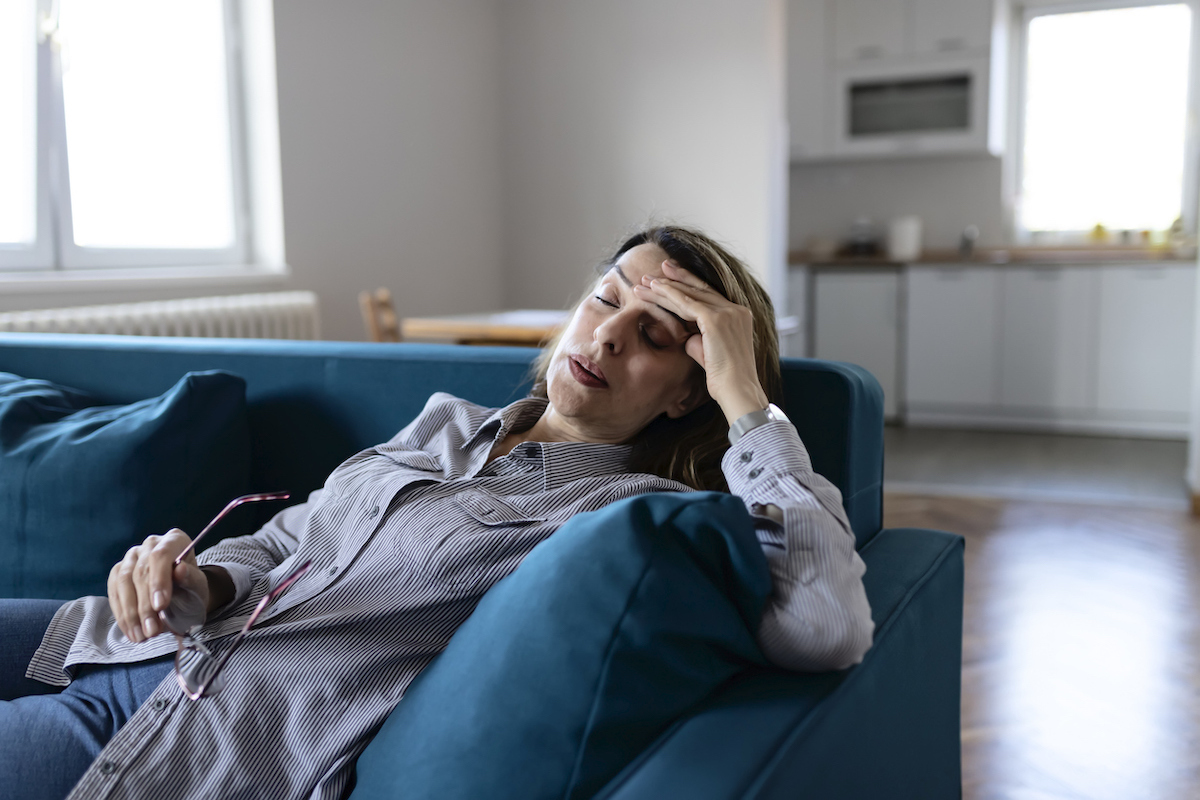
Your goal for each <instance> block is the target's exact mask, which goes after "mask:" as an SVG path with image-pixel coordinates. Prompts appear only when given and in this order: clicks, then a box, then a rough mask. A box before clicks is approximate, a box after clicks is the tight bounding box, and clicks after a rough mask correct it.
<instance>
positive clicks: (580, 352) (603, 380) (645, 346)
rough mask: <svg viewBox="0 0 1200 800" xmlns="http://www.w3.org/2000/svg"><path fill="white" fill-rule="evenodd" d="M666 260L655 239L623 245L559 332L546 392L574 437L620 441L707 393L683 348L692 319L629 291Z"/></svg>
mask: <svg viewBox="0 0 1200 800" xmlns="http://www.w3.org/2000/svg"><path fill="white" fill-rule="evenodd" d="M667 258H668V256H667V254H666V252H665V251H663V250H662V249H661V248H660V247H658V245H654V244H641V245H638V246H637V247H634V248H632V249H630V250H628V251H626V252H625V254H624V255H622V256H621V258H620V259H618V261H617V263H616V264H615V265H614V266H613V268H612V269H610V270H609V271H608V272H607V273H605V274H604V276H603V277H601V279H600V281H599V282H598V283H597V285H596V286H595V288H594V289H593V291H592V293H591V296H589V297H588V298H586V299H585V300H584V301H583V302H582V303H581V304H580V305H579V307H578V308H577V309H576V310H575V314H574V315H573V316H572V317H571V321H570V322H569V323H568V326H567V329H566V330H565V331H564V332H563V335H562V338H561V339H560V340H559V343H558V347H557V348H556V349H555V351H554V356H553V357H552V359H551V361H550V368H549V371H548V372H547V375H546V378H547V392H548V394H549V397H550V411H551V412H552V413H553V414H554V415H555V416H556V419H555V422H556V423H558V424H559V425H563V426H566V427H567V428H569V429H570V430H571V432H573V433H574V434H575V435H576V436H577V438H580V439H583V440H586V441H597V442H625V441H628V440H629V439H631V438H632V437H633V436H635V435H636V434H637V433H638V432H640V431H641V430H642V429H643V428H645V427H646V425H648V424H649V423H650V422H651V421H652V420H653V419H655V418H656V417H658V416H659V415H660V414H664V413H665V414H667V415H668V416H670V417H680V416H683V415H684V414H686V413H688V412H689V411H691V410H692V409H693V408H695V407H696V406H697V405H699V404H700V403H701V402H703V401H704V399H705V398H706V397H707V395H706V394H705V388H704V386H705V385H704V376H703V372H702V371H701V369H700V367H699V365H698V364H697V363H696V362H695V360H693V359H692V358H691V357H690V356H689V355H688V354H687V353H685V352H684V343H685V342H687V340H688V337H689V336H691V335H692V334H694V333H696V327H695V325H694V324H693V323H684V322H683V320H681V319H680V318H679V317H677V316H675V315H674V314H673V313H671V312H669V311H667V310H665V309H663V308H661V307H660V306H657V305H655V304H653V303H649V302H646V301H643V300H640V299H638V298H637V296H635V295H634V292H633V287H634V286H637V285H639V284H640V283H641V281H642V276H643V275H650V276H651V277H661V276H662V263H663V262H664V261H666V260H667Z"/></svg>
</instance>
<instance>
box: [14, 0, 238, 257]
mask: <svg viewBox="0 0 1200 800" xmlns="http://www.w3.org/2000/svg"><path fill="white" fill-rule="evenodd" d="M29 2H31V3H35V4H36V7H37V11H36V14H35V21H36V25H37V30H36V31H34V32H33V33H34V35H36V36H37V39H38V41H37V93H36V94H37V115H36V125H37V135H36V142H37V160H38V164H37V200H36V203H37V237H38V238H37V241H36V242H35V243H34V244H33V245H32V246H31V247H20V246H11V247H10V246H6V247H0V275H3V274H5V273H10V274H11V273H14V272H21V273H25V274H29V275H35V276H38V277H41V278H49V277H51V276H57V275H64V274H73V275H80V274H86V273H92V274H93V275H97V274H98V272H97V271H104V270H113V269H120V270H124V269H125V268H130V269H131V270H136V271H137V272H143V273H144V274H145V276H146V277H150V274H149V273H153V272H155V268H159V267H161V268H179V267H223V268H226V269H228V268H230V267H235V266H237V265H241V266H242V267H243V268H245V267H246V265H247V264H248V262H249V261H250V255H251V251H252V241H253V237H254V229H253V225H252V218H251V213H250V206H251V202H250V193H251V186H250V176H249V170H248V163H249V158H248V156H249V154H248V130H247V121H246V114H247V108H246V87H245V85H244V84H245V68H244V64H243V60H244V47H243V26H242V9H241V7H240V6H241V2H240V0H221V11H222V17H223V25H224V34H225V35H224V45H225V67H226V69H225V75H226V92H227V97H228V103H229V137H230V167H231V171H232V175H231V178H232V181H231V185H232V189H233V217H234V219H233V230H234V240H233V243H232V245H231V246H229V247H226V248H213V249H203V248H186V249H185V248H96V247H83V246H80V245H77V244H76V243H75V241H74V236H73V228H72V219H71V214H72V209H71V201H70V167H69V163H68V156H67V152H66V117H65V108H64V105H63V89H62V80H61V74H62V71H61V63H62V62H61V53H60V52H59V50H58V48H57V47H56V46H55V44H54V40H53V34H52V33H49V34H47V33H45V32H44V31H46V30H47V28H50V29H52V28H53V25H54V23H53V16H52V15H53V14H54V13H56V11H57V8H56V7H57V3H56V2H53V0H29Z"/></svg>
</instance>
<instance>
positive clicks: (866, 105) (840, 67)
mask: <svg viewBox="0 0 1200 800" xmlns="http://www.w3.org/2000/svg"><path fill="white" fill-rule="evenodd" d="M993 27H994V19H993V0H788V48H787V51H788V81H787V82H788V121H789V128H790V142H789V145H790V148H789V149H790V153H791V158H792V160H793V161H797V162H804V161H821V160H825V159H830V158H835V159H843V158H845V159H855V158H893V157H911V156H921V155H940V154H946V153H990V154H992V155H1000V154H1001V153H1002V151H1003V148H1004V135H1003V134H1004V131H1005V129H1006V128H1005V101H1006V98H1005V96H1004V91H1003V86H1004V81H1003V75H1004V74H1006V71H1007V66H1006V59H1007V46H1005V45H1004V44H1003V41H1002V39H1003V37H1002V36H1001V39H1000V40H997V39H996V38H995V36H994V33H993ZM997 30H999V31H1003V30H1004V28H1003V27H1001V28H998V29H997Z"/></svg>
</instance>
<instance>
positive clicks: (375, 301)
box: [358, 286, 400, 342]
mask: <svg viewBox="0 0 1200 800" xmlns="http://www.w3.org/2000/svg"><path fill="white" fill-rule="evenodd" d="M358 306H359V308H360V309H361V310H362V316H363V325H364V326H365V327H366V329H367V338H368V339H369V340H370V341H372V342H398V341H400V320H399V318H398V317H397V316H396V307H395V306H394V305H393V304H392V293H391V292H390V291H388V290H387V289H385V288H384V287H382V286H381V287H379V288H378V289H376V290H375V291H373V292H359V294H358Z"/></svg>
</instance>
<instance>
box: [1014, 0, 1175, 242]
mask: <svg viewBox="0 0 1200 800" xmlns="http://www.w3.org/2000/svg"><path fill="white" fill-rule="evenodd" d="M1090 5H1091V7H1090V8H1089V7H1088V6H1086V5H1084V6H1078V4H1077V6H1076V7H1072V8H1069V9H1064V8H1063V7H1062V6H1060V7H1059V8H1058V9H1054V10H1050V9H1028V10H1027V11H1026V13H1025V25H1024V33H1025V35H1024V52H1023V57H1022V59H1021V67H1022V69H1023V74H1022V78H1023V89H1024V91H1023V98H1022V102H1021V104H1020V109H1019V116H1018V127H1019V131H1020V132H1019V134H1018V136H1019V138H1018V147H1017V155H1018V162H1017V176H1018V177H1017V182H1016V203H1015V216H1016V220H1015V222H1016V226H1015V227H1016V233H1017V236H1018V238H1019V239H1028V238H1031V237H1034V238H1038V237H1040V238H1044V239H1050V240H1054V239H1058V240H1070V239H1072V238H1074V239H1081V238H1083V236H1085V235H1086V234H1087V233H1088V232H1090V231H1092V230H1093V229H1094V228H1095V226H1096V225H1102V226H1104V228H1105V229H1107V230H1109V231H1126V230H1128V231H1144V230H1150V231H1163V230H1166V229H1168V228H1169V227H1170V226H1171V224H1172V223H1173V222H1174V220H1175V219H1176V218H1177V217H1180V216H1181V215H1182V214H1183V209H1184V208H1187V207H1188V206H1190V205H1191V204H1192V203H1194V202H1195V200H1194V197H1195V194H1194V192H1195V188H1194V182H1195V180H1194V176H1192V175H1190V174H1189V172H1188V171H1187V164H1188V163H1189V158H1188V155H1189V152H1188V151H1189V147H1190V146H1191V145H1190V144H1189V142H1188V141H1187V115H1188V57H1189V53H1188V49H1189V42H1190V40H1191V31H1192V14H1191V10H1190V9H1189V7H1188V5H1186V4H1183V3H1173V4H1162V5H1139V6H1132V7H1130V6H1126V7H1120V8H1113V7H1112V3H1107V4H1106V5H1107V7H1103V6H1101V7H1097V6H1100V4H1098V3H1092V4H1090ZM1185 194H1186V195H1187V197H1185ZM1185 202H1186V203H1187V204H1186V205H1185ZM1188 216H1189V217H1190V216H1191V215H1190V213H1189V214H1188ZM1188 222H1189V225H1188V227H1189V228H1190V227H1193V223H1192V221H1191V220H1190V219H1189V220H1188Z"/></svg>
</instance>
